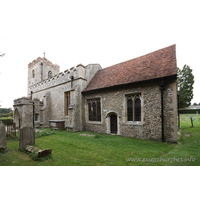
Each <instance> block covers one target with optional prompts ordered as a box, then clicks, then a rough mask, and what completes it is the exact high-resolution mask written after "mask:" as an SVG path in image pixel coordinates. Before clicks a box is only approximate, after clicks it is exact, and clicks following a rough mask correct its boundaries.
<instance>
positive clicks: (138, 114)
mask: <svg viewBox="0 0 200 200" xmlns="http://www.w3.org/2000/svg"><path fill="white" fill-rule="evenodd" d="M135 121H141V100H140V99H139V98H137V99H135Z"/></svg>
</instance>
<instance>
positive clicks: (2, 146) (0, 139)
mask: <svg viewBox="0 0 200 200" xmlns="http://www.w3.org/2000/svg"><path fill="white" fill-rule="evenodd" d="M6 149H7V143H6V132H5V124H4V123H3V122H2V121H0V152H1V151H5V150H6Z"/></svg>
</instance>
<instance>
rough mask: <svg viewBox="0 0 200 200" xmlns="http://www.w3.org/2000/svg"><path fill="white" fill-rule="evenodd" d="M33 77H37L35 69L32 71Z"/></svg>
mask: <svg viewBox="0 0 200 200" xmlns="http://www.w3.org/2000/svg"><path fill="white" fill-rule="evenodd" d="M32 78H35V71H34V70H33V71H32Z"/></svg>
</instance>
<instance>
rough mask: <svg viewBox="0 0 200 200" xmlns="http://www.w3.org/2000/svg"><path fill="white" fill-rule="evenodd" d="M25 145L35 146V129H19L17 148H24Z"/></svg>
mask: <svg viewBox="0 0 200 200" xmlns="http://www.w3.org/2000/svg"><path fill="white" fill-rule="evenodd" d="M27 145H35V129H34V128H31V127H22V128H20V137H19V148H20V149H22V148H25V147H26V146H27Z"/></svg>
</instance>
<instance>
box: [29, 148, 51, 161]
mask: <svg viewBox="0 0 200 200" xmlns="http://www.w3.org/2000/svg"><path fill="white" fill-rule="evenodd" d="M26 151H28V152H30V153H34V154H36V155H37V157H38V158H41V157H44V156H47V155H49V154H51V153H52V149H44V150H41V149H39V148H38V147H35V146H31V145H28V146H27V147H26Z"/></svg>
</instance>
